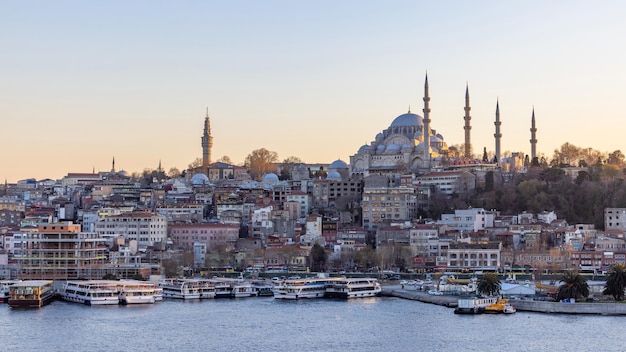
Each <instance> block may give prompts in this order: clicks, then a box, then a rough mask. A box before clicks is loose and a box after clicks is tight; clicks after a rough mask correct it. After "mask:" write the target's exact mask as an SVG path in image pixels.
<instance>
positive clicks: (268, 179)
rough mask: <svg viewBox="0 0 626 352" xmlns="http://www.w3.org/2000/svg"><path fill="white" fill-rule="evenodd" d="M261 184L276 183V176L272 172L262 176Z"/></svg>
mask: <svg viewBox="0 0 626 352" xmlns="http://www.w3.org/2000/svg"><path fill="white" fill-rule="evenodd" d="M262 181H263V182H278V175H276V174H275V173H273V172H270V173H267V174H265V175H263V179H262Z"/></svg>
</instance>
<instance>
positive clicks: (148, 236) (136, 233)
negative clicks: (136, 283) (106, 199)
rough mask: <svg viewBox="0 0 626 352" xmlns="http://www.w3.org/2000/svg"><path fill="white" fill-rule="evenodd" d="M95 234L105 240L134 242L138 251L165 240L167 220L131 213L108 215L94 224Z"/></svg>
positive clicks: (158, 215) (163, 217) (161, 217)
mask: <svg viewBox="0 0 626 352" xmlns="http://www.w3.org/2000/svg"><path fill="white" fill-rule="evenodd" d="M96 232H97V233H98V234H99V235H100V236H102V237H105V238H112V237H123V238H124V239H125V240H126V241H130V240H136V241H137V246H138V248H139V250H140V251H142V250H145V249H146V248H147V247H149V246H153V245H154V244H155V243H156V242H165V241H166V240H167V219H166V217H165V215H160V214H155V213H143V212H132V213H123V214H119V215H109V216H106V217H102V218H100V219H99V220H98V221H97V222H96Z"/></svg>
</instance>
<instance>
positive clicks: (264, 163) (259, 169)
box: [244, 148, 278, 180]
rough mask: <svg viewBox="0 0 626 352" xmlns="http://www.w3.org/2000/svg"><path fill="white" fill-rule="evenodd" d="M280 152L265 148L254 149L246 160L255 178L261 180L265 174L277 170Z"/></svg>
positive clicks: (245, 163)
mask: <svg viewBox="0 0 626 352" xmlns="http://www.w3.org/2000/svg"><path fill="white" fill-rule="evenodd" d="M277 161H278V154H277V153H276V152H272V151H269V150H267V149H265V148H261V149H256V150H253V151H252V152H251V153H250V154H248V156H247V157H246V160H245V161H244V166H245V167H246V168H247V169H248V171H249V172H250V177H251V178H252V179H253V180H260V179H261V177H262V176H263V175H265V174H266V173H268V172H271V171H274V170H276V165H275V164H276V162H277Z"/></svg>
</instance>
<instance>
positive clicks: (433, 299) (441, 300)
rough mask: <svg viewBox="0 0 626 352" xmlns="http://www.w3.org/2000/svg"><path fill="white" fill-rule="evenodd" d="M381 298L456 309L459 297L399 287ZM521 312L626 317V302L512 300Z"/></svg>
mask: <svg viewBox="0 0 626 352" xmlns="http://www.w3.org/2000/svg"><path fill="white" fill-rule="evenodd" d="M381 296H387V297H398V298H402V299H408V300H413V301H419V302H423V303H430V304H436V305H440V306H443V307H447V308H456V307H457V305H458V300H459V298H460V297H459V296H445V295H444V296H434V295H429V294H428V293H427V292H423V291H417V290H415V289H410V288H404V289H402V288H400V287H399V286H396V285H393V286H383V290H382V292H381ZM511 303H512V304H514V305H515V307H516V308H517V310H518V311H520V312H535V313H545V314H582V315H626V302H625V303H618V302H594V303H587V302H580V303H562V302H549V301H533V300H513V299H512V300H511Z"/></svg>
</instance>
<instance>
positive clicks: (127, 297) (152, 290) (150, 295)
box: [117, 280, 156, 304]
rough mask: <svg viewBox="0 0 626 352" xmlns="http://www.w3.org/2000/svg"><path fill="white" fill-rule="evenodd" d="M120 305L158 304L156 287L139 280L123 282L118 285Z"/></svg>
mask: <svg viewBox="0 0 626 352" xmlns="http://www.w3.org/2000/svg"><path fill="white" fill-rule="evenodd" d="M117 288H118V290H119V298H120V304H150V303H154V302H156V298H155V295H156V285H154V284H153V283H150V282H144V281H137V280H121V281H119V282H118V284H117Z"/></svg>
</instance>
